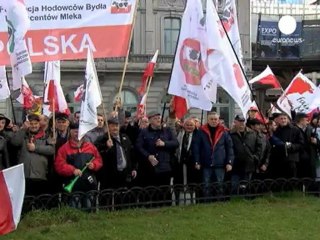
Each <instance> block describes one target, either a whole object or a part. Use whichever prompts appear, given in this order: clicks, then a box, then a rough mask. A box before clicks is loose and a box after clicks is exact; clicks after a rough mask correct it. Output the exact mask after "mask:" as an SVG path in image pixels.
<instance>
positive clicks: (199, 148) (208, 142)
mask: <svg viewBox="0 0 320 240" xmlns="http://www.w3.org/2000/svg"><path fill="white" fill-rule="evenodd" d="M193 155H194V161H195V168H196V169H198V170H200V169H201V170H202V175H203V183H204V197H206V198H210V197H212V196H213V186H212V184H213V183H218V186H217V189H216V194H218V195H221V194H223V185H222V184H223V182H224V177H225V173H226V172H229V171H231V170H232V165H233V160H234V153H233V144H232V140H231V137H230V135H229V133H228V131H227V130H226V129H225V127H223V126H222V125H221V124H220V123H219V114H218V113H216V112H209V113H208V115H207V124H205V125H203V126H202V127H201V128H200V131H199V134H198V135H197V136H196V138H195V140H194V145H193Z"/></svg>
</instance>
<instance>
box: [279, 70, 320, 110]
mask: <svg viewBox="0 0 320 240" xmlns="http://www.w3.org/2000/svg"><path fill="white" fill-rule="evenodd" d="M316 88H317V87H316V85H315V84H314V83H313V82H312V81H311V80H309V79H308V78H307V77H306V76H305V75H303V74H302V73H301V72H299V73H298V74H297V75H296V76H295V77H294V78H293V80H292V81H291V83H290V84H289V86H288V87H287V88H286V90H284V92H283V94H282V95H281V96H280V97H279V99H278V101H277V104H278V106H279V107H280V108H281V109H282V110H283V111H285V112H286V113H288V106H287V105H288V104H289V106H291V110H292V111H295V112H303V113H309V112H311V111H312V110H313V109H311V108H310V104H311V103H312V100H313V98H314V92H315V90H316Z"/></svg>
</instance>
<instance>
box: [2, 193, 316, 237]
mask: <svg viewBox="0 0 320 240" xmlns="http://www.w3.org/2000/svg"><path fill="white" fill-rule="evenodd" d="M1 239H3V240H8V239H12V240H14V239H15V240H26V239H32V240H37V239H41V240H47V239H48V240H49V239H50V240H51V239H52V240H53V239H55V240H56V239H58V240H63V239H68V240H72V239H77V240H91V239H92V240H102V239H103V240H105V239H130V240H131V239H133V240H134V239H151V240H158V239H159V240H161V239H166V240H167V239H174V240H176V239H183V240H185V239H219V240H221V239H228V240H229V239H246V240H247V239H272V240H273V239H281V240H285V239H288V240H289V239H290V240H292V239H299V240H300V239H308V240H309V239H317V240H318V239H320V199H319V198H315V197H302V196H296V195H295V196H290V197H288V196H282V197H278V198H276V197H272V198H271V197H270V198H259V199H256V200H251V201H248V200H243V199H235V200H232V201H230V202H226V203H214V204H199V205H193V206H185V207H170V208H160V209H136V210H123V211H118V212H105V211H100V212H99V213H96V214H93V213H91V214H87V213H83V212H80V211H77V210H74V209H69V208H66V209H62V210H51V211H35V212H32V213H29V214H28V215H27V216H25V217H24V218H23V220H22V221H21V223H20V225H19V228H18V230H17V231H15V232H14V233H12V234H9V235H7V236H5V237H1Z"/></svg>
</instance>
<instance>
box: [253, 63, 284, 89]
mask: <svg viewBox="0 0 320 240" xmlns="http://www.w3.org/2000/svg"><path fill="white" fill-rule="evenodd" d="M249 83H251V84H252V83H260V84H263V85H270V86H272V87H273V88H281V85H280V83H279V81H278V79H277V78H276V76H275V75H274V74H273V72H272V70H271V69H270V67H269V66H267V68H266V69H265V70H264V71H263V72H262V73H260V74H259V75H258V76H256V77H254V78H253V79H251V80H250V81H249Z"/></svg>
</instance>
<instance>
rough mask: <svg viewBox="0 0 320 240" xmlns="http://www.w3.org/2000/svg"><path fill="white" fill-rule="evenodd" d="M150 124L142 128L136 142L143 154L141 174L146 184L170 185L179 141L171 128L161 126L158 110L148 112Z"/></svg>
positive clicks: (140, 164) (140, 152)
mask: <svg viewBox="0 0 320 240" xmlns="http://www.w3.org/2000/svg"><path fill="white" fill-rule="evenodd" d="M148 118H149V126H148V128H145V129H142V130H141V132H140V134H139V137H138V139H137V142H136V148H137V151H138V152H139V154H140V155H141V162H140V163H139V168H140V167H141V174H143V177H144V178H143V182H144V184H145V185H154V186H161V185H170V179H171V176H172V161H173V159H174V153H175V151H176V148H177V147H178V146H179V143H178V141H177V139H176V137H175V136H174V134H172V132H171V130H170V129H169V128H163V127H162V126H161V115H160V113H158V112H150V113H149V114H148Z"/></svg>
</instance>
